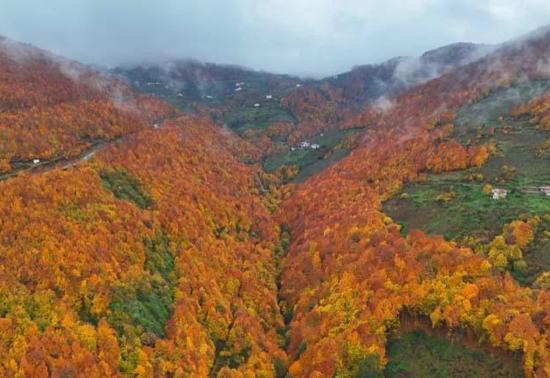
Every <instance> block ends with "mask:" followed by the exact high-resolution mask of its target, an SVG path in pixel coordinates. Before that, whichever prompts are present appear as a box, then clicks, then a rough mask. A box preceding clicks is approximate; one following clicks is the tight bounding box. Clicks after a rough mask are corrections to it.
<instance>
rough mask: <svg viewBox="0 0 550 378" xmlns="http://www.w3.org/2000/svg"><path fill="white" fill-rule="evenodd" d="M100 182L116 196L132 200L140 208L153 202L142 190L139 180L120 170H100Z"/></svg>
mask: <svg viewBox="0 0 550 378" xmlns="http://www.w3.org/2000/svg"><path fill="white" fill-rule="evenodd" d="M99 175H100V177H101V182H102V184H103V186H105V188H107V189H109V190H110V191H111V192H112V193H113V194H114V195H115V197H116V198H118V199H123V200H127V201H130V202H133V203H134V204H135V205H136V206H138V207H139V208H141V209H146V208H148V207H150V206H151V205H152V204H153V200H152V199H151V197H150V196H149V195H148V194H147V193H146V192H145V191H144V190H143V187H142V185H141V183H140V182H139V180H138V179H137V178H136V177H134V176H132V175H130V174H129V173H127V172H125V171H122V170H113V171H110V170H103V171H101V172H100V174H99Z"/></svg>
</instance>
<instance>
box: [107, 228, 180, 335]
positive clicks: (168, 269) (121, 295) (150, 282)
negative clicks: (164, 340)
mask: <svg viewBox="0 0 550 378" xmlns="http://www.w3.org/2000/svg"><path fill="white" fill-rule="evenodd" d="M144 268H145V271H146V272H147V273H148V274H147V275H145V276H144V277H143V278H142V280H141V281H140V282H138V283H137V284H136V286H132V287H130V286H120V287H118V288H117V289H115V290H114V293H113V296H112V297H113V298H112V301H111V303H110V304H109V310H110V316H109V318H108V320H109V323H110V324H111V325H112V326H113V327H114V328H115V329H116V330H117V331H118V333H119V334H124V333H125V327H126V325H128V324H132V325H133V326H135V327H138V328H139V329H140V330H141V331H142V332H150V333H153V334H155V335H157V336H158V337H164V336H165V335H166V332H165V326H166V322H168V320H169V319H170V316H171V315H172V308H173V302H174V284H175V275H174V257H173V255H172V253H171V251H170V249H169V241H168V238H167V237H166V236H165V235H163V234H158V235H157V236H156V237H154V238H153V239H148V240H145V266H144Z"/></svg>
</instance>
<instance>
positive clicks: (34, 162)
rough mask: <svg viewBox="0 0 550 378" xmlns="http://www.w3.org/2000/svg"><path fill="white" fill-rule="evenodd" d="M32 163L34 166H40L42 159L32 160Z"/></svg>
mask: <svg viewBox="0 0 550 378" xmlns="http://www.w3.org/2000/svg"><path fill="white" fill-rule="evenodd" d="M32 163H33V164H38V163H40V159H32Z"/></svg>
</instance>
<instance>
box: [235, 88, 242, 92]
mask: <svg viewBox="0 0 550 378" xmlns="http://www.w3.org/2000/svg"><path fill="white" fill-rule="evenodd" d="M242 90H243V88H242V87H237V88H235V92H240V91H242Z"/></svg>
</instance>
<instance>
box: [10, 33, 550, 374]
mask: <svg viewBox="0 0 550 378" xmlns="http://www.w3.org/2000/svg"><path fill="white" fill-rule="evenodd" d="M1 41H3V40H1ZM6 43H7V42H6V41H3V42H2V44H0V65H1V66H2V67H3V68H4V70H2V71H1V72H0V78H2V81H1V82H0V94H1V95H2V96H1V98H0V172H1V173H0V199H1V200H0V273H1V274H0V331H1V332H0V375H2V376H38V377H42V376H86V377H103V376H123V377H126V376H138V377H152V376H154V377H235V378H237V377H252V376H258V377H278V378H279V377H280V378H283V377H285V378H293V377H294V378H297V377H341V378H344V377H346V378H347V377H382V376H386V377H413V376H426V377H430V376H434V377H462V376H472V377H486V376H498V377H500V376H501V377H518V376H527V377H544V376H546V375H548V374H550V350H549V348H548V345H547V338H548V330H549V326H550V291H549V289H550V270H549V266H550V265H549V263H550V261H549V253H548V252H549V251H550V244H549V243H550V228H549V227H550V196H548V195H547V193H546V192H545V189H544V188H546V187H547V186H548V185H550V164H549V163H550V161H549V160H550V155H549V154H548V132H549V129H550V126H549V125H550V118H548V117H550V113H549V111H550V96H549V91H550V76H549V75H550V74H549V73H548V72H550V71H548V70H547V67H546V65H545V63H544V62H547V61H550V56H549V52H550V29H542V30H539V31H538V32H536V33H534V34H530V35H529V36H526V37H525V38H523V39H520V40H517V41H516V40H515V41H511V42H508V43H505V44H503V45H499V46H491V47H490V48H489V47H488V46H483V45H473V44H454V45H450V46H446V47H443V48H441V49H437V50H432V51H429V52H427V53H425V54H423V55H422V56H420V57H418V58H396V59H392V60H389V61H387V62H385V63H381V64H379V65H367V66H359V67H356V68H355V69H353V70H352V71H350V72H346V73H342V74H340V75H336V76H333V77H330V78H324V79H306V78H297V77H293V76H290V75H277V74H270V73H265V72H259V71H254V70H249V69H245V68H240V67H234V66H223V65H215V64H203V63H197V62H192V61H189V62H185V61H181V62H177V61H173V62H169V64H166V65H159V66H155V65H145V64H144V65H143V66H135V67H118V68H115V69H113V70H110V71H109V72H98V71H95V70H93V69H91V68H88V67H85V66H83V65H80V64H78V63H76V62H71V61H68V60H64V59H61V58H58V57H54V56H52V55H51V54H49V53H48V52H46V51H43V50H38V49H35V48H33V47H31V46H27V45H24V46H23V45H20V44H17V43H16V42H11V41H10V42H9V43H8V44H6ZM20 51H25V54H24V56H21V55H17V57H18V58H20V59H19V60H17V59H14V58H13V56H14V54H15V52H18V53H20ZM23 57H24V59H23ZM541 62H542V63H541ZM411 64H412V66H413V68H414V69H412V70H410V71H406V72H405V71H404V70H405V68H406V67H409V66H410V65H411ZM68 68H71V70H68ZM69 73H70V74H69ZM405 73H406V75H405ZM498 189H500V190H498ZM495 190H497V191H496V192H495ZM411 319H413V320H411ZM416 319H422V321H421V322H420V323H421V325H420V326H419V324H420V323H419V322H416Z"/></svg>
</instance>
